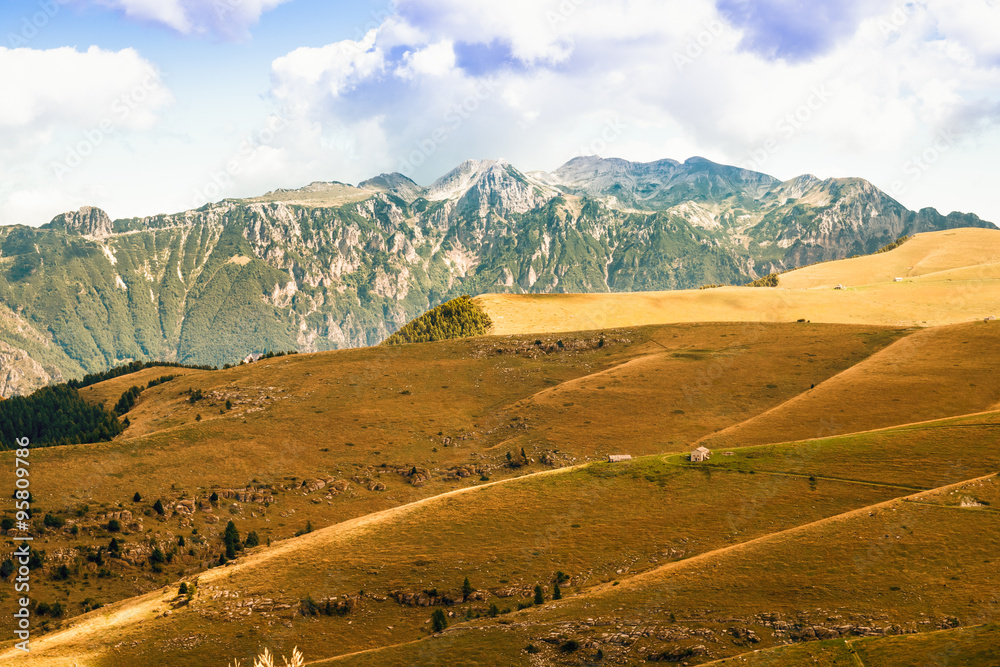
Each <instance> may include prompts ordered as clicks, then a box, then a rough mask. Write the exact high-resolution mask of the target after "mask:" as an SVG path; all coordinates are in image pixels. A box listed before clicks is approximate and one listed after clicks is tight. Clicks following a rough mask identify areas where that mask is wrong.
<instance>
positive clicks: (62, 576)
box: [52, 564, 69, 581]
mask: <svg viewBox="0 0 1000 667" xmlns="http://www.w3.org/2000/svg"><path fill="white" fill-rule="evenodd" d="M52 576H53V578H55V580H56V581H66V580H67V579H69V568H68V567H67V566H66V565H65V564H63V565H60V566H59V567H58V568H56V571H55V573H54V574H53V575H52Z"/></svg>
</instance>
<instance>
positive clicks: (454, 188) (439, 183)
mask: <svg viewBox="0 0 1000 667" xmlns="http://www.w3.org/2000/svg"><path fill="white" fill-rule="evenodd" d="M509 169H513V167H511V166H510V163H509V162H507V161H506V160H504V159H502V158H501V159H497V160H466V161H465V162H463V163H462V164H460V165H458V166H457V167H455V168H454V169H452V170H451V171H449V172H448V173H447V174H445V175H444V176H442V177H441V178H439V179H437V180H436V181H434V182H433V183H431V185H430V187H428V188H427V198H428V199H430V200H431V201H440V200H442V199H457V198H459V197H461V196H462V195H464V194H465V193H467V192H468V191H469V190H471V189H472V188H473V187H475V186H476V184H478V183H480V182H481V181H482V180H483V179H484V178H486V177H492V179H493V180H495V181H496V180H499V179H502V178H503V177H504V176H505V175H506V174H507V171H508V170H509Z"/></svg>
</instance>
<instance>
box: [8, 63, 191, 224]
mask: <svg viewBox="0 0 1000 667" xmlns="http://www.w3.org/2000/svg"><path fill="white" fill-rule="evenodd" d="M0 90H3V91H4V104H2V105H0V183H3V186H2V187H0V221H2V222H3V223H31V224H40V223H43V222H47V220H48V219H49V218H51V217H52V215H54V214H55V213H58V212H59V211H60V210H62V209H63V208H64V207H65V206H66V205H69V204H71V203H76V205H77V206H80V205H82V204H85V203H89V202H92V201H95V199H96V198H105V197H106V196H107V194H108V186H109V185H113V184H114V181H115V179H116V178H117V177H116V176H115V175H112V174H113V170H106V171H103V174H104V177H103V178H101V179H98V178H95V175H96V172H95V166H96V165H99V164H102V160H101V158H102V156H103V155H106V153H107V151H108V150H109V147H110V146H111V145H113V144H117V143H120V142H121V141H122V140H124V139H125V138H126V137H128V136H130V135H137V134H143V133H146V132H149V131H150V130H152V129H154V128H155V127H156V124H157V122H158V120H159V114H160V112H161V111H162V109H163V108H164V107H165V106H166V105H168V104H169V103H170V102H171V101H172V97H171V94H170V92H169V91H168V90H167V88H166V87H165V86H164V85H163V84H162V83H161V81H160V75H159V72H158V70H157V69H156V68H155V67H154V66H153V64H152V63H150V62H149V61H147V60H145V59H144V58H142V57H141V56H140V55H139V54H138V53H137V52H136V51H134V50H133V49H124V50H122V51H106V50H103V49H100V48H97V47H91V48H89V49H88V50H86V51H77V50H75V49H71V48H59V49H49V50H36V49H27V48H21V49H6V48H3V47H0Z"/></svg>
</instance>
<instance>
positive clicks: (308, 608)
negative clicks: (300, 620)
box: [299, 595, 319, 616]
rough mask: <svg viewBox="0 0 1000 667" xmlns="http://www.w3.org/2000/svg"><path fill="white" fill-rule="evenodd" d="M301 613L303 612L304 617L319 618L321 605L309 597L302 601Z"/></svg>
mask: <svg viewBox="0 0 1000 667" xmlns="http://www.w3.org/2000/svg"><path fill="white" fill-rule="evenodd" d="M299 611H301V612H302V615H303V616H318V615H319V605H318V604H316V601H315V600H313V599H312V596H311V595H310V596H308V597H306V598H305V599H303V600H302V602H301V606H300V608H299Z"/></svg>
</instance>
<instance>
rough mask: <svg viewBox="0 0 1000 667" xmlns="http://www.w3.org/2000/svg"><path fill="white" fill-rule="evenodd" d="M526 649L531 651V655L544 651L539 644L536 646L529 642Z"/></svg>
mask: <svg viewBox="0 0 1000 667" xmlns="http://www.w3.org/2000/svg"><path fill="white" fill-rule="evenodd" d="M524 650H525V651H527V652H528V653H530V654H531V655H536V654H538V653H541V652H542V650H541V649H540V648H538V647H537V646H535V645H534V644H528V645H527V646H525V647H524Z"/></svg>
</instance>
